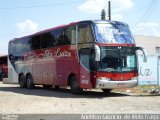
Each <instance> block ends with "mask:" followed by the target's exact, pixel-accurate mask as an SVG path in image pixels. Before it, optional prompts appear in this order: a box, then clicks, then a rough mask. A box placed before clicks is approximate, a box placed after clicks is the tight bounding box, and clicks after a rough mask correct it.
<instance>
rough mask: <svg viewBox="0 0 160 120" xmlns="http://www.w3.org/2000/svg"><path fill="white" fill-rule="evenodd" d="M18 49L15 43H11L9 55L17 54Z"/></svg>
mask: <svg viewBox="0 0 160 120" xmlns="http://www.w3.org/2000/svg"><path fill="white" fill-rule="evenodd" d="M15 50H16V47H15V41H11V42H9V50H8V52H9V54H13V53H15Z"/></svg>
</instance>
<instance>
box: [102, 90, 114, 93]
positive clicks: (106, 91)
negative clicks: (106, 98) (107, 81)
mask: <svg viewBox="0 0 160 120" xmlns="http://www.w3.org/2000/svg"><path fill="white" fill-rule="evenodd" d="M102 91H103V92H104V93H110V92H111V91H112V89H102Z"/></svg>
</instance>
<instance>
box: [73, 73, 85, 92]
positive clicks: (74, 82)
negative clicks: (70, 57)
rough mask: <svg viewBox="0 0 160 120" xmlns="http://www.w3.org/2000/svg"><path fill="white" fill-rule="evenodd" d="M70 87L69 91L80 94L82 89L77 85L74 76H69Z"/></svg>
mask: <svg viewBox="0 0 160 120" xmlns="http://www.w3.org/2000/svg"><path fill="white" fill-rule="evenodd" d="M70 88H71V91H72V93H73V94H80V93H81V92H82V91H83V89H81V88H79V86H78V83H77V78H76V76H72V77H71V79H70Z"/></svg>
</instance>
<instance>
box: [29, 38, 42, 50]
mask: <svg viewBox="0 0 160 120" xmlns="http://www.w3.org/2000/svg"><path fill="white" fill-rule="evenodd" d="M29 43H30V45H31V46H30V47H31V50H38V49H40V36H33V37H32V38H31V39H30V41H29Z"/></svg>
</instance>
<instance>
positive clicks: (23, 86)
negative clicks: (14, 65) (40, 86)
mask: <svg viewBox="0 0 160 120" xmlns="http://www.w3.org/2000/svg"><path fill="white" fill-rule="evenodd" d="M19 85H20V87H21V88H25V87H26V83H25V78H24V75H20V77H19Z"/></svg>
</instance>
